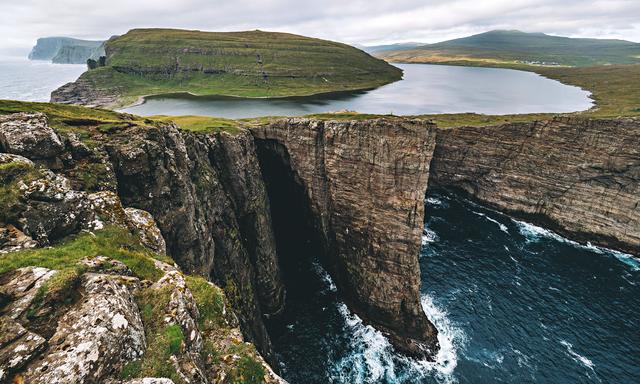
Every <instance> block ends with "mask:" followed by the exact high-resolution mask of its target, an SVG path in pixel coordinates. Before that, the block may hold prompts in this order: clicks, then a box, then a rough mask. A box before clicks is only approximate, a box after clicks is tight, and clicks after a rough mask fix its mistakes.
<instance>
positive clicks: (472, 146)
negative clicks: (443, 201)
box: [430, 117, 640, 254]
mask: <svg viewBox="0 0 640 384" xmlns="http://www.w3.org/2000/svg"><path fill="white" fill-rule="evenodd" d="M639 143H640V120H639V119H637V118H617V119H585V118H579V117H558V118H555V119H552V120H549V121H535V122H524V123H512V124H504V125H499V126H490V127H461V128H455V129H444V130H439V131H438V134H437V145H436V150H435V153H434V158H433V162H432V165H431V177H430V186H433V187H436V186H442V187H455V188H458V189H461V190H463V191H465V192H467V193H468V194H470V195H471V196H473V197H474V198H476V199H478V200H479V201H481V202H483V203H485V204H487V205H489V206H492V207H494V208H496V209H499V210H501V211H504V212H507V213H509V214H512V215H514V216H517V217H523V218H525V219H528V220H531V221H534V222H536V223H539V224H542V225H544V226H546V227H549V228H551V229H553V230H555V231H557V232H559V233H561V234H563V235H566V236H568V237H569V238H572V239H576V240H579V241H583V242H591V243H593V244H598V245H602V246H606V247H611V248H615V249H619V250H623V251H626V252H631V253H635V254H640V182H639V181H640V145H638V144H639Z"/></svg>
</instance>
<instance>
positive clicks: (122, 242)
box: [0, 113, 284, 384]
mask: <svg viewBox="0 0 640 384" xmlns="http://www.w3.org/2000/svg"><path fill="white" fill-rule="evenodd" d="M0 148H1V150H2V153H0V178H1V179H2V184H1V186H0V189H1V190H0V204H1V205H2V209H0V222H1V224H0V382H2V383H5V382H7V383H8V382H14V383H113V384H115V383H162V384H170V383H263V382H265V383H284V380H282V379H281V378H279V377H278V376H277V375H276V374H275V373H274V372H273V371H272V370H271V368H270V366H269V365H268V364H267V363H266V362H265V360H264V359H263V358H262V356H261V355H260V353H259V352H258V351H257V350H256V349H255V347H254V346H253V344H250V343H248V342H245V339H244V336H243V333H242V332H241V329H240V325H241V322H240V321H239V320H238V317H237V316H236V311H234V310H233V309H232V308H233V307H232V305H231V304H230V302H229V299H228V298H227V296H226V295H225V293H224V291H223V290H222V289H220V288H219V287H218V286H216V285H214V284H213V283H211V282H209V281H208V279H207V278H203V277H201V276H197V275H188V274H185V273H184V272H183V271H182V270H181V268H180V267H178V266H177V265H176V264H175V263H174V261H173V260H172V259H171V258H170V257H168V256H167V255H166V249H167V244H166V243H165V239H164V237H163V235H162V233H161V231H160V229H159V228H158V226H157V223H156V221H155V220H154V218H153V216H152V215H151V214H150V213H149V212H147V211H144V210H141V209H138V208H134V207H130V206H128V207H126V208H125V206H123V201H122V199H121V198H120V197H119V195H118V188H117V178H116V175H115V174H114V172H113V167H112V165H111V163H110V162H109V160H108V159H109V156H108V154H107V153H106V152H104V149H103V147H100V146H97V145H96V144H95V143H94V142H92V141H89V140H88V139H87V137H86V136H85V137H84V138H82V139H80V138H79V136H78V135H76V134H75V133H71V132H67V133H63V132H56V131H55V130H53V129H52V128H51V127H50V126H49V125H48V121H47V118H46V117H45V116H44V115H42V114H22V113H21V114H15V115H10V116H5V117H0Z"/></svg>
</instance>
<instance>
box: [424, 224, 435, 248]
mask: <svg viewBox="0 0 640 384" xmlns="http://www.w3.org/2000/svg"><path fill="white" fill-rule="evenodd" d="M438 240H439V237H438V235H437V234H436V233H435V232H434V231H432V230H430V229H429V228H424V229H423V230H422V245H423V246H425V245H427V244H431V243H435V242H436V241H438Z"/></svg>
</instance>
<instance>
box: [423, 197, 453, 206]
mask: <svg viewBox="0 0 640 384" xmlns="http://www.w3.org/2000/svg"><path fill="white" fill-rule="evenodd" d="M442 198H444V197H442ZM442 198H437V197H432V196H429V197H427V198H425V199H424V202H425V203H427V204H429V205H433V206H435V207H439V208H448V207H449V204H447V202H446V201H443V200H442Z"/></svg>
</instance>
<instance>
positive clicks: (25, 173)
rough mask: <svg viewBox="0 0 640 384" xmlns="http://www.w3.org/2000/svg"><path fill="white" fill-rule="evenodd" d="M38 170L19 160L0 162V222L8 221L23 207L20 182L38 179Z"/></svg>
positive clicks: (13, 218) (25, 182)
mask: <svg viewBox="0 0 640 384" xmlns="http://www.w3.org/2000/svg"><path fill="white" fill-rule="evenodd" d="M40 176H41V174H40V172H39V171H38V170H37V169H36V168H34V167H33V166H32V165H30V164H26V163H23V162H20V161H12V162H10V163H5V164H0V223H10V222H12V221H13V220H15V218H16V217H17V216H18V214H19V213H20V212H21V211H23V210H24V209H25V206H24V202H23V201H22V193H21V192H20V188H19V185H20V183H24V184H28V183H30V182H31V181H34V180H36V179H38V178H39V177H40Z"/></svg>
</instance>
